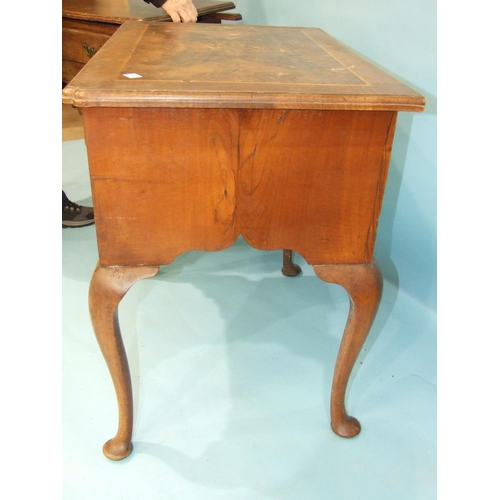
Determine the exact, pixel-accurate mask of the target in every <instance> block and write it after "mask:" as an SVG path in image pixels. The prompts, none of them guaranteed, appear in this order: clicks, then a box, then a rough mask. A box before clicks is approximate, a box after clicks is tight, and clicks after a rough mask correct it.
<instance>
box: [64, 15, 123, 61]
mask: <svg viewBox="0 0 500 500" xmlns="http://www.w3.org/2000/svg"><path fill="white" fill-rule="evenodd" d="M118 28H119V25H116V24H109V25H108V24H104V23H87V22H85V21H74V20H66V19H63V25H62V58H63V61H64V60H68V61H75V62H79V63H83V64H85V63H87V62H88V61H89V60H90V59H91V57H92V56H93V55H94V54H95V53H96V52H97V51H98V50H99V49H100V48H101V47H102V46H103V45H104V44H105V43H106V42H107V41H108V40H109V38H110V37H111V35H112V34H113V33H114V32H115V31H116V30H117V29H118Z"/></svg>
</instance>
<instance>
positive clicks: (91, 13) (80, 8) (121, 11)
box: [62, 0, 235, 24]
mask: <svg viewBox="0 0 500 500" xmlns="http://www.w3.org/2000/svg"><path fill="white" fill-rule="evenodd" d="M193 3H194V5H195V6H196V9H197V10H198V15H199V16H203V15H207V14H213V13H215V12H222V11H226V10H231V9H234V8H235V5H234V3H233V2H221V1H216V0H193ZM62 17H66V18H70V19H81V20H85V21H97V22H104V23H112V24H123V23H124V22H127V21H143V20H148V21H156V20H169V19H170V16H169V15H168V14H167V13H166V12H165V11H164V10H163V9H158V8H156V7H155V6H154V5H152V4H148V3H146V2H144V1H143V0H62Z"/></svg>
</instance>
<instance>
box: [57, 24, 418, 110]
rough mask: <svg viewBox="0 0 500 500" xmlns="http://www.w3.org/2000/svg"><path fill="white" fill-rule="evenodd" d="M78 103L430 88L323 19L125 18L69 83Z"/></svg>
mask: <svg viewBox="0 0 500 500" xmlns="http://www.w3.org/2000/svg"><path fill="white" fill-rule="evenodd" d="M63 102H65V103H71V104H73V105H75V106H77V107H88V106H91V107H92V106H107V107H201V108H216V107H226V108H279V109H356V110H375V109H376V110H394V111H422V110H423V109H424V105H425V99H424V97H423V96H421V95H420V94H418V93H417V92H415V91H414V90H412V89H411V88H409V87H407V86H406V85H404V84H403V83H401V82H399V81H398V80H396V79H394V78H393V77H391V76H390V75H388V74H387V73H385V72H384V71H382V70H380V69H379V68H377V67H376V66H374V65H373V64H371V63H370V62H368V61H367V60H366V59H364V58H363V57H361V56H360V55H359V54H357V53H355V52H354V51H352V50H351V49H349V48H348V47H346V46H345V45H343V44H342V43H341V42H339V41H338V40H336V39H334V38H332V37H331V36H329V35H328V34H327V33H325V32H324V31H322V30H320V29H317V28H296V27H269V26H245V25H237V26H231V25H208V24H195V25H189V24H186V25H182V24H173V23H144V22H131V23H126V24H125V25H122V26H121V27H120V28H119V29H118V31H117V32H116V33H115V35H114V36H113V37H112V38H111V39H110V40H109V42H108V43H106V45H105V46H104V47H103V48H102V49H101V50H100V51H99V52H98V54H96V56H94V58H93V59H92V60H91V61H90V62H89V63H88V64H87V65H86V67H85V68H84V69H83V70H82V71H81V72H80V73H79V74H78V76H77V77H76V78H75V79H74V80H73V81H72V82H71V83H70V84H69V85H68V86H67V87H66V88H65V89H64V91H63Z"/></svg>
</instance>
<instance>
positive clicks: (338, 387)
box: [313, 263, 383, 437]
mask: <svg viewBox="0 0 500 500" xmlns="http://www.w3.org/2000/svg"><path fill="white" fill-rule="evenodd" d="M313 268H314V272H315V273H316V274H317V276H318V277H319V278H321V279H322V280H323V281H327V282H329V283H336V284H338V285H341V286H342V287H343V288H345V290H346V291H347V293H348V295H349V299H350V310H349V316H348V318H347V323H346V326H345V330H344V335H343V337H342V342H341V344H340V348H339V354H338V356H337V363H336V365H335V372H334V375H333V385H332V395H331V402H330V414H331V425H332V429H333V431H334V432H335V434H338V435H339V436H342V437H353V436H356V435H357V434H359V432H360V431H361V425H360V423H359V422H358V420H357V419H355V418H354V417H351V416H349V415H348V414H347V412H346V408H345V394H346V388H347V382H348V380H349V376H350V374H351V371H352V369H353V367H354V363H355V362H356V358H357V357H358V355H359V353H360V351H361V348H362V346H363V343H364V341H365V339H366V337H367V336H368V333H369V331H370V328H371V326H372V324H373V320H374V319H375V315H376V314H377V310H378V306H379V304H380V299H381V297H382V284H383V281H382V276H381V274H380V270H379V268H378V266H377V265H376V264H375V263H374V264H334V265H318V266H313Z"/></svg>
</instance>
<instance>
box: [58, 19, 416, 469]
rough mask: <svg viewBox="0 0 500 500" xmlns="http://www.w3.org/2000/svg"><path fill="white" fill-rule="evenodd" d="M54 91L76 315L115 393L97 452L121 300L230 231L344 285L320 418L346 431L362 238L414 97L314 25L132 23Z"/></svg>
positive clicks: (368, 294) (367, 239)
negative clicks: (68, 193)
mask: <svg viewBox="0 0 500 500" xmlns="http://www.w3.org/2000/svg"><path fill="white" fill-rule="evenodd" d="M63 101H64V102H65V103H71V104H73V105H74V106H76V107H78V108H81V110H82V113H83V118H84V124H85V141H86V146H87V150H88V159H89V169H90V178H91V185H92V196H93V202H94V208H95V220H96V232H97V245H98V251H99V262H98V264H97V267H96V270H95V272H94V275H93V277H92V280H91V283H90V292H89V301H90V314H91V318H92V323H93V327H94V330H95V334H96V336H97V339H98V342H99V345H100V348H101V350H102V352H103V354H104V357H105V359H106V362H107V364H108V367H109V370H110V373H111V376H112V379H113V383H114V386H115V389H116V394H117V399H118V410H119V424H118V431H117V434H116V436H115V437H114V438H113V439H111V440H110V441H108V442H107V443H106V444H105V445H104V453H105V455H106V456H107V457H109V458H111V459H114V460H119V459H122V458H124V457H126V456H127V455H128V454H130V452H131V450H132V444H131V439H132V422H133V416H132V407H133V405H132V390H131V382H130V375H129V368H128V362H127V357H126V353H125V351H124V347H123V343H122V338H121V333H120V328H119V324H118V313H117V307H118V304H119V302H120V300H121V299H122V298H123V296H124V295H125V294H126V292H127V291H128V290H129V288H130V287H131V286H132V285H133V283H134V282H136V281H137V280H139V279H141V278H146V277H150V276H153V275H154V274H155V273H156V272H157V271H158V269H159V266H160V265H167V264H169V263H171V262H172V261H173V259H175V258H176V256H178V255H180V254H181V253H183V252H186V251H188V250H204V251H217V250H222V249H224V248H227V247H229V246H230V245H231V244H232V243H234V242H235V240H236V239H237V238H238V237H239V236H240V235H241V236H243V237H244V238H245V240H246V241H247V242H248V243H249V244H250V245H251V246H252V247H255V248H256V249H259V250H277V249H289V250H293V251H296V252H298V253H300V254H301V255H302V256H303V258H304V259H305V261H306V262H307V263H308V264H310V265H311V266H312V267H313V269H314V272H315V273H316V274H317V275H318V276H319V278H321V279H322V280H324V281H326V282H330V283H336V284H340V285H341V286H343V287H344V288H345V289H346V290H347V292H348V294H349V297H350V304H351V305H350V312H349V316H348V319H347V324H346V327H345V331H344V334H343V338H342V342H341V345H340V349H339V354H338V358H337V362H336V367H335V373H334V378H333V386H332V394H331V426H332V428H333V430H334V432H335V433H337V434H338V435H340V436H344V437H351V436H354V435H356V434H358V433H359V431H360V424H359V422H358V421H357V420H356V419H355V418H354V417H352V416H349V415H348V414H347V412H346V409H345V403H344V399H345V392H346V385H347V382H348V379H349V376H350V373H351V370H352V368H353V365H354V362H355V360H356V358H357V356H358V354H359V352H360V349H361V347H362V345H363V342H364V340H365V338H366V336H367V334H368V332H369V330H370V328H371V325H372V322H373V319H374V317H375V314H376V311H377V308H378V305H379V302H380V298H381V292H382V277H381V274H380V271H379V269H378V267H377V265H376V263H375V262H374V258H373V250H374V244H375V237H376V233H377V223H378V218H379V214H380V210H381V206H382V200H383V195H384V188H385V182H386V177H387V171H388V167H389V160H390V156H391V148H392V141H393V136H394V130H395V127H396V117H397V114H398V112H399V111H410V112H413V111H422V110H423V109H424V98H423V97H422V96H421V95H419V94H418V93H417V92H415V91H413V90H412V89H410V88H408V87H407V86H405V85H403V84H402V83H400V82H399V81H397V80H395V79H394V78H392V77H390V76H389V75H387V74H386V73H385V72H383V71H381V70H380V69H378V68H376V67H374V66H373V65H372V64H370V63H369V62H367V61H366V60H365V59H363V58H362V57H360V56H359V55H357V54H356V53H355V52H353V51H351V50H350V49H348V48H347V47H346V46H344V45H343V44H342V43H340V42H339V41H337V40H335V39H334V38H332V37H330V36H329V35H327V34H326V33H325V32H323V31H321V30H319V29H314V28H295V27H258V26H235V25H221V26H214V25H209V24H197V25H181V24H179V25H176V24H172V23H146V22H131V23H126V24H124V25H123V26H121V27H120V28H119V29H118V31H117V32H116V33H115V34H114V35H113V37H112V38H111V39H110V40H109V41H108V42H107V43H106V45H105V46H104V47H103V48H102V49H101V50H100V51H99V53H98V54H97V55H96V56H95V57H94V58H93V59H92V60H91V61H90V62H89V63H88V64H87V65H86V66H85V68H84V69H83V70H82V71H81V72H80V73H79V74H78V76H77V77H76V78H75V79H74V80H73V81H72V82H70V84H69V85H68V86H67V87H66V88H65V89H64V90H63ZM152 207H154V210H151V208H152Z"/></svg>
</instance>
